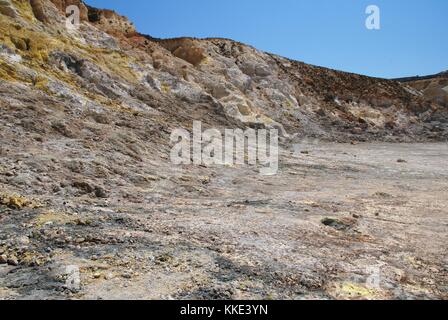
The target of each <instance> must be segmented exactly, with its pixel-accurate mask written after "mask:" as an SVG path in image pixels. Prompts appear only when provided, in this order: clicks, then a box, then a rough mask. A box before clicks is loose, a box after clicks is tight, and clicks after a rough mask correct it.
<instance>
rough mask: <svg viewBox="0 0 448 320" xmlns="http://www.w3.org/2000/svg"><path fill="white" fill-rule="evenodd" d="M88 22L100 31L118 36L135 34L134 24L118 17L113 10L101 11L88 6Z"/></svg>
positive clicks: (122, 17)
mask: <svg viewBox="0 0 448 320" xmlns="http://www.w3.org/2000/svg"><path fill="white" fill-rule="evenodd" d="M87 8H88V20H89V21H90V22H91V23H93V24H95V25H97V26H98V27H99V28H100V29H101V30H103V31H105V32H107V33H110V34H113V35H116V36H119V35H125V36H129V35H133V34H135V33H136V30H135V27H134V24H133V23H132V22H130V21H129V20H128V18H127V17H124V16H120V15H119V14H117V13H116V12H115V11H113V10H101V9H97V8H93V7H90V6H88V7H87Z"/></svg>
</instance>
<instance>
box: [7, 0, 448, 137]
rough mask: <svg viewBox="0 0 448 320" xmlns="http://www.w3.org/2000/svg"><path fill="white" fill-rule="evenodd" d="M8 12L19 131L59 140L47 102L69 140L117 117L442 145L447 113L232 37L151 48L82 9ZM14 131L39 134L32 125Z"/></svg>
mask: <svg viewBox="0 0 448 320" xmlns="http://www.w3.org/2000/svg"><path fill="white" fill-rule="evenodd" d="M70 4H75V5H78V6H79V7H80V9H81V10H80V11H81V20H82V24H81V27H80V29H79V30H77V31H68V30H67V29H66V28H65V19H64V15H65V14H64V11H65V7H66V6H67V5H70ZM0 12H1V13H2V14H1V16H0V19H1V20H0V21H1V24H0V28H1V36H0V37H1V38H0V43H1V49H0V50H1V51H0V59H1V60H0V61H1V69H0V77H1V79H2V80H3V81H2V87H1V90H2V93H3V94H2V104H5V107H6V108H3V109H2V110H4V111H6V110H7V109H10V110H9V111H11V109H12V110H14V109H17V108H18V106H20V107H19V108H18V109H20V110H23V106H26V107H28V108H30V107H34V109H35V110H33V111H30V110H28V111H27V112H26V113H25V114H24V115H23V117H24V118H21V122H26V121H27V120H36V119H39V122H42V123H47V124H48V126H47V128H46V130H48V131H51V132H53V133H57V130H56V129H54V128H53V127H54V126H52V125H51V123H52V121H53V120H52V119H51V118H52V117H57V116H56V114H57V113H56V112H48V113H47V114H45V115H43V114H39V115H36V114H34V113H42V109H41V108H38V107H37V106H36V105H35V104H33V103H30V102H29V100H37V101H39V102H42V101H47V102H46V103H45V105H46V106H47V108H49V109H57V110H58V111H59V112H60V113H61V115H62V114H64V116H63V118H64V119H65V120H68V119H72V120H73V121H67V124H66V127H67V128H66V129H67V130H68V131H70V130H72V131H76V130H77V129H79V127H83V125H82V124H81V123H82V122H84V121H85V117H86V114H91V113H94V114H95V115H96V117H100V116H102V117H114V118H115V116H114V115H113V114H114V113H115V112H117V113H118V114H119V116H118V117H127V116H128V114H134V115H136V117H142V118H147V119H146V120H147V121H150V122H154V123H156V124H157V125H158V126H159V125H160V126H162V125H166V126H168V127H177V126H188V125H189V124H190V123H191V122H192V119H200V120H202V121H203V122H205V123H207V124H209V125H213V126H229V125H233V126H240V127H245V126H250V127H260V126H261V127H275V128H278V129H279V130H280V131H281V134H282V136H283V137H285V138H294V137H297V136H299V137H302V136H314V137H319V138H322V139H329V140H341V141H343V140H345V141H347V140H352V139H359V140H366V139H389V140H392V139H401V140H403V139H408V140H421V139H437V140H439V139H444V138H446V134H445V131H444V132H442V133H441V132H439V131H437V132H434V131H432V129H433V128H432V126H431V121H436V120H438V119H434V116H433V115H434V113H436V114H437V115H439V114H440V113H442V114H445V113H446V106H441V105H440V104H438V102H440V101H428V100H427V99H424V97H422V93H421V92H420V91H419V90H418V89H419V88H417V90H416V89H414V88H411V87H409V86H407V85H405V84H401V83H398V82H395V81H388V80H383V79H374V78H369V77H364V76H360V75H355V74H348V73H344V72H338V71H334V70H329V69H325V68H318V67H314V66H310V65H307V64H304V63H301V62H297V61H292V60H288V59H285V58H282V57H279V56H275V55H272V54H268V53H264V52H260V51H258V50H256V49H254V48H252V47H249V46H246V45H244V44H241V43H237V42H235V41H232V40H226V39H192V38H181V39H168V40H161V39H154V38H152V37H150V36H145V35H142V34H139V33H138V32H136V30H135V28H134V26H133V24H132V23H131V22H130V21H128V19H127V18H125V17H122V16H120V15H118V14H116V13H115V12H113V11H110V10H99V9H95V8H92V7H88V6H86V5H84V4H83V3H82V2H81V1H79V0H71V1H61V0H52V1H49V0H33V1H20V0H3V1H2V2H1V4H0ZM18 93H19V96H17V94H18ZM24 96H28V97H29V99H28V100H27V99H23V97H24ZM19 97H20V98H19ZM12 115H13V113H12V112H8V115H7V116H12ZM76 123H78V124H79V127H78V128H74V127H73V128H71V127H72V126H74V125H75V124H76ZM57 127H60V126H57ZM41 129H42V128H41ZM17 130H25V131H26V132H32V133H34V134H38V133H37V132H36V131H35V130H33V129H32V128H30V127H29V125H28V126H24V125H23V124H22V125H19V126H17Z"/></svg>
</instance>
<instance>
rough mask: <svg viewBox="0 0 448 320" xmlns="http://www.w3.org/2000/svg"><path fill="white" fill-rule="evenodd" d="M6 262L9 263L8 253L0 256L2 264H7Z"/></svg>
mask: <svg viewBox="0 0 448 320" xmlns="http://www.w3.org/2000/svg"><path fill="white" fill-rule="evenodd" d="M6 263H8V257H7V256H6V255H4V254H2V255H1V256H0V264H6Z"/></svg>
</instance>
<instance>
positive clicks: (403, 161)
mask: <svg viewBox="0 0 448 320" xmlns="http://www.w3.org/2000/svg"><path fill="white" fill-rule="evenodd" d="M397 162H398V163H407V161H406V160H403V159H398V160H397Z"/></svg>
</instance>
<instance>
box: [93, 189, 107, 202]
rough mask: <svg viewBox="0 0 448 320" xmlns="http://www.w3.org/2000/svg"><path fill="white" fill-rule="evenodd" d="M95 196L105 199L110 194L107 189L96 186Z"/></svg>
mask: <svg viewBox="0 0 448 320" xmlns="http://www.w3.org/2000/svg"><path fill="white" fill-rule="evenodd" d="M95 196H96V197H97V198H103V199H106V198H108V197H109V195H108V194H107V192H106V190H104V189H103V188H101V187H96V188H95Z"/></svg>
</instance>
